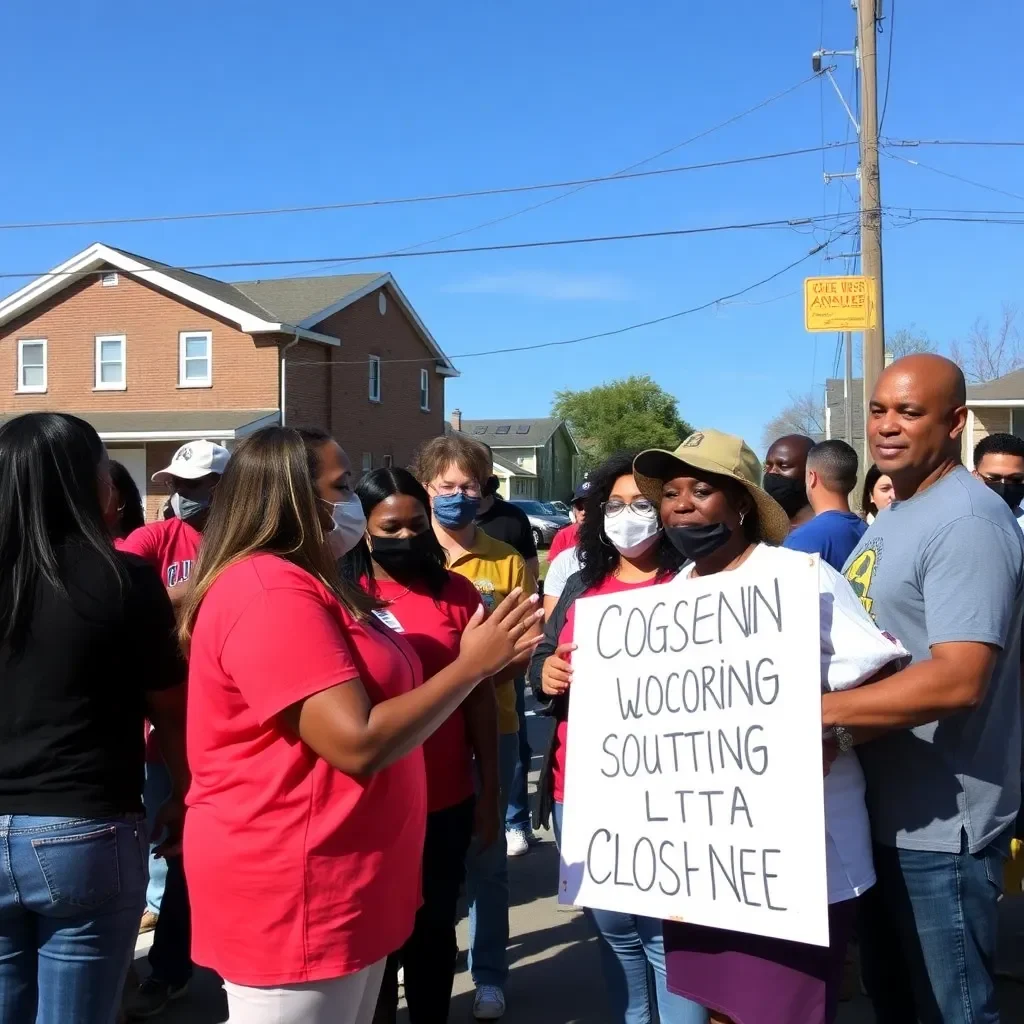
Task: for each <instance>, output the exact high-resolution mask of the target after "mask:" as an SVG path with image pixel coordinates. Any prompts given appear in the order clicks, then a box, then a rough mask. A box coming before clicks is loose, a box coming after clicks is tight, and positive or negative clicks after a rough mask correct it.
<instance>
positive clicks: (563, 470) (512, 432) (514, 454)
mask: <svg viewBox="0 0 1024 1024" xmlns="http://www.w3.org/2000/svg"><path fill="white" fill-rule="evenodd" d="M451 429H452V430H457V431H460V432H461V433H463V434H467V435H468V436H470V437H472V438H473V439H474V440H475V441H482V442H483V443H484V444H486V445H488V446H489V447H490V449H491V451H492V452H493V454H494V474H495V476H497V477H498V479H499V480H500V481H501V493H502V495H503V496H504V497H506V498H538V499H539V500H540V501H552V500H561V501H565V500H567V499H568V498H569V496H570V495H571V494H572V492H573V489H574V488H575V486H576V483H577V480H578V479H579V478H580V476H581V475H582V474H581V473H580V465H579V464H580V450H579V448H578V447H577V445H576V442H575V440H573V436H572V434H570V433H569V428H568V427H567V426H566V425H565V421H564V420H559V419H531V420H511V419H507V420H465V419H463V418H462V413H461V411H460V410H458V409H456V410H455V411H454V412H453V413H452V416H451Z"/></svg>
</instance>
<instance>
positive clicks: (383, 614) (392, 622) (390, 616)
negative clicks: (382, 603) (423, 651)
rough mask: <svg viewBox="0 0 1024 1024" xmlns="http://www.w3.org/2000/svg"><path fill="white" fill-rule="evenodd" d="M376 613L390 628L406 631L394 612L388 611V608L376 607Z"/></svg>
mask: <svg viewBox="0 0 1024 1024" xmlns="http://www.w3.org/2000/svg"><path fill="white" fill-rule="evenodd" d="M373 614H374V615H376V616H377V618H378V619H380V621H381V622H383V623H384V625H385V626H387V627H388V629H391V630H394V632H396V633H404V632H405V630H404V629H403V628H402V624H401V623H400V622H399V621H398V619H397V618H395V614H394V612H391V611H388V609H387V608H375V609H374V612H373Z"/></svg>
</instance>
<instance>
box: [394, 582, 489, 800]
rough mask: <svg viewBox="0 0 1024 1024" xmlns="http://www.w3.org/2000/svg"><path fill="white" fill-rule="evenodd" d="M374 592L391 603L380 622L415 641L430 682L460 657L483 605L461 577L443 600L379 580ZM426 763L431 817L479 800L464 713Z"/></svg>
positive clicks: (453, 719)
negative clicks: (467, 631) (461, 645)
mask: <svg viewBox="0 0 1024 1024" xmlns="http://www.w3.org/2000/svg"><path fill="white" fill-rule="evenodd" d="M374 588H375V592H376V593H377V595H378V596H379V597H380V599H381V600H382V601H387V602H388V606H387V608H386V609H384V610H383V611H382V612H381V613H380V614H379V616H378V617H379V618H380V619H381V621H382V622H384V623H385V624H387V625H388V626H390V627H391V628H392V629H394V630H396V631H399V632H401V634H402V636H403V637H404V638H405V639H406V640H408V641H409V644H410V646H411V647H412V649H413V650H414V651H415V652H416V653H417V654H418V655H419V656H420V661H421V662H422V663H423V678H424V679H429V678H430V677H431V676H433V675H436V674H437V673H438V672H440V671H441V669H443V668H446V667H447V666H448V665H450V664H451V663H452V662H453V661H454V660H455V659H456V658H457V657H458V655H459V639H460V638H461V636H462V632H463V630H464V629H465V628H466V624H467V623H468V622H469V620H470V619H471V618H472V617H473V612H475V611H476V609H477V608H478V607H479V606H480V604H481V603H482V602H481V600H480V594H479V592H478V591H477V589H476V587H474V586H473V584H472V583H470V582H469V580H467V579H465V578H464V577H462V576H459V575H458V574H457V573H449V574H448V583H447V585H446V586H445V588H444V590H443V591H442V593H441V596H440V597H438V598H435V597H433V596H432V595H431V594H430V592H429V591H428V590H427V589H426V588H425V587H423V586H416V587H414V588H409V587H404V586H402V585H401V584H398V583H394V582H392V581H390V580H374ZM423 757H424V760H425V761H426V765H427V810H428V811H443V810H444V809H445V808H446V807H454V806H455V805H456V804H459V803H462V801H463V800H468V799H469V798H470V797H471V796H472V795H473V788H474V787H473V751H472V748H471V747H470V745H469V738H468V736H467V734H466V719H465V716H464V715H463V713H462V708H458V709H457V710H456V711H455V712H454V713H453V714H452V715H451V716H450V717H449V718H448V720H447V721H446V722H445V723H444V725H442V726H441V727H440V728H439V729H438V730H437V732H435V733H434V734H433V736H431V737H430V738H429V739H428V740H427V741H426V743H424V744H423Z"/></svg>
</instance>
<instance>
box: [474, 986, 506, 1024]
mask: <svg viewBox="0 0 1024 1024" xmlns="http://www.w3.org/2000/svg"><path fill="white" fill-rule="evenodd" d="M504 1015H505V993H504V992H502V991H501V989H500V988H498V986H497V985H481V986H480V987H479V988H478V989H477V990H476V998H475V999H474V1000H473V1016H474V1017H475V1018H476V1019H477V1020H498V1018H500V1017H503V1016H504Z"/></svg>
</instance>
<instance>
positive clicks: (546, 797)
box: [527, 573, 586, 828]
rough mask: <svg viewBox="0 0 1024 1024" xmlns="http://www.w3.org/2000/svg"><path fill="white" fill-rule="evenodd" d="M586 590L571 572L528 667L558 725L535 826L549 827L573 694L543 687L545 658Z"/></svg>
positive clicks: (533, 684) (539, 697) (535, 688)
mask: <svg viewBox="0 0 1024 1024" xmlns="http://www.w3.org/2000/svg"><path fill="white" fill-rule="evenodd" d="M585 591H586V587H584V585H583V581H582V579H581V578H580V574H579V573H576V574H575V575H573V576H570V577H569V579H568V580H566V583H565V589H564V590H563V591H562V596H561V597H560V598H559V599H558V604H557V605H555V609H554V611H553V612H552V613H551V618H549V619H548V621H547V625H545V627H544V639H543V640H541V642H540V643H539V644H538V645H537V649H536V650H535V651H534V652H533V657H532V658H531V659H530V667H529V669H528V671H527V678H528V679H529V680H530V688H531V689H532V690H533V695H534V697H535V698H536V699H537V702H538V703H539V704H542V705H544V706H545V707H546V708H547V709H548V714H549V715H550V716H551V717H552V718H553V719H554V720H555V728H553V729H552V730H551V739H550V741H549V742H548V749H547V752H546V753H545V754H544V763H543V765H542V767H541V770H540V780H539V781H538V783H537V803H536V809H535V810H534V813H533V825H534V828H547V825H548V820H549V818H550V816H551V804H552V791H551V783H552V778H551V767H552V758H553V756H554V753H555V744H556V743H557V740H558V723H559V722H564V721H565V719H566V718H568V717H569V695H568V694H564V695H562V696H560V697H552V696H551V695H550V694H547V693H545V692H544V691H543V689H541V675H542V673H543V671H544V662H545V661H546V660H547V659H548V658H549V657H551V655H552V654H554V653H555V649H556V648H557V647H558V637H559V635H560V634H561V632H562V629H563V628H564V626H565V619H566V616H567V615H568V614H569V609H570V608H571V607H572V606H573V603H574V602H575V601H576V599H577V598H578V597H580V596H582V594H583V593H584V592H585Z"/></svg>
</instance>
